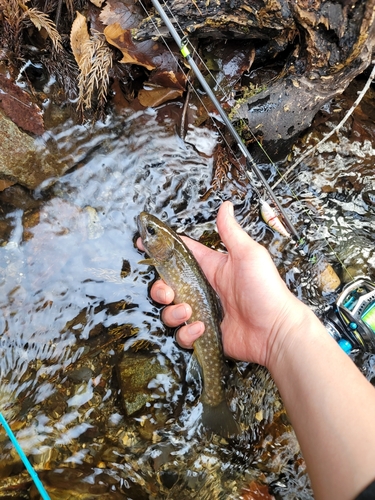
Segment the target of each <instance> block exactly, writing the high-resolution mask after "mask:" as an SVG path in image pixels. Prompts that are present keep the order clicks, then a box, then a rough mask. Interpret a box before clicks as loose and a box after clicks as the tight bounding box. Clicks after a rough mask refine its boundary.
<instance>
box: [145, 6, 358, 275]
mask: <svg viewBox="0 0 375 500" xmlns="http://www.w3.org/2000/svg"><path fill="white" fill-rule="evenodd" d="M151 1H152V3H153V6H154V8H155V9H156V11H157V12H158V13H159V15H160V16H161V18H162V20H163V21H164V23H165V24H166V26H167V28H168V29H169V32H170V34H171V35H172V37H173V38H174V40H175V42H176V43H177V45H178V46H179V48H180V51H181V53H182V55H183V56H184V57H185V59H186V60H187V63H188V64H189V65H190V67H191V69H192V70H193V71H194V73H195V76H196V77H197V79H198V80H199V82H200V83H201V86H202V87H203V89H204V90H205V91H206V94H208V96H209V97H210V98H211V100H212V102H213V104H214V105H215V107H216V109H217V111H218V112H219V114H220V116H221V117H222V119H223V121H224V124H225V125H227V128H228V129H229V131H230V132H231V134H232V136H233V137H234V138H235V139H236V141H237V145H238V147H239V149H240V150H241V152H242V153H243V155H244V156H245V158H246V162H247V165H248V166H249V163H250V166H251V167H253V168H254V166H255V173H256V174H257V175H258V172H257V171H258V167H257V166H256V165H255V161H254V160H253V158H252V156H251V155H250V153H249V152H248V150H247V148H246V147H245V146H244V145H243V143H242V139H241V138H240V137H239V135H238V133H237V131H236V130H235V129H234V127H233V125H232V123H231V122H230V121H229V119H228V117H227V115H226V114H225V112H224V111H223V110H222V113H223V114H224V115H225V116H223V114H222V113H221V112H220V108H221V106H220V104H219V103H218V102H217V99H216V96H215V95H214V94H213V93H212V90H211V88H210V87H209V86H208V84H207V82H206V81H205V79H204V78H203V75H201V78H199V73H200V71H199V69H198V68H197V67H196V64H195V62H194V60H192V59H191V54H190V51H189V49H188V48H187V44H189V46H190V47H192V52H193V53H194V54H196V55H197V57H198V58H199V60H200V62H201V64H202V65H203V67H204V68H205V69H206V70H207V72H208V73H209V74H210V76H211V77H212V79H213V81H214V82H215V84H216V85H217V86H218V87H219V88H220V89H221V90H222V88H221V86H220V84H219V83H218V82H217V80H216V78H215V76H214V75H213V74H212V73H211V71H210V70H209V68H208V67H207V65H206V64H205V62H204V60H203V59H202V58H201V57H200V55H199V53H198V52H197V51H196V49H195V48H194V46H193V45H192V44H191V42H190V41H189V40H188V38H187V36H185V35H184V36H183V38H180V36H179V35H178V33H177V32H176V30H175V28H174V26H173V25H172V23H171V21H170V20H169V18H168V17H167V15H166V14H165V12H164V10H163V8H162V7H161V5H160V3H159V2H158V0H151ZM139 3H140V4H141V5H142V8H143V9H144V11H145V12H146V14H147V16H148V17H149V19H150V20H151V22H152V24H153V26H154V27H155V30H156V31H157V32H158V34H159V36H160V38H161V39H162V41H163V43H164V44H165V45H166V47H167V48H168V50H169V51H170V53H171V54H172V56H173V57H174V59H175V60H176V62H177V65H178V67H179V68H180V69H181V70H183V68H182V67H181V65H180V63H179V61H178V60H177V58H176V56H175V54H174V53H173V52H172V50H171V49H170V47H169V45H168V43H167V42H166V40H165V38H164V36H163V34H162V33H161V32H160V30H159V27H158V26H157V24H156V23H155V21H154V20H153V19H152V16H150V15H149V13H148V11H147V9H146V8H145V6H144V5H143V3H142V2H141V1H140V2H139ZM164 5H165V7H166V8H167V10H168V11H169V12H170V14H171V16H172V19H173V20H174V21H175V23H176V25H177V26H178V27H179V29H180V30H181V32H182V33H184V32H183V29H182V27H181V25H180V24H179V22H178V20H177V19H176V17H175V16H174V14H173V12H172V11H171V9H170V8H169V6H168V5H167V4H166V2H165V0H164ZM192 66H193V67H192ZM202 79H203V81H202ZM187 81H188V83H189V85H190V87H191V88H192V89H193V91H194V93H195V95H196V96H197V98H198V99H199V101H200V102H201V104H202V106H203V108H204V109H205V110H206V111H207V113H208V115H209V116H211V114H210V113H209V111H208V110H207V107H206V106H205V104H204V102H203V100H202V99H201V98H200V96H199V94H198V92H197V91H196V89H195V87H194V85H193V84H192V83H191V81H190V79H187ZM207 87H208V88H207ZM222 93H223V94H224V95H225V92H223V90H222ZM215 101H216V103H215ZM211 119H212V116H211ZM212 122H213V123H214V125H215V127H216V128H217V130H218V132H219V134H220V136H221V137H222V138H223V140H224V142H225V144H226V146H227V147H228V148H229V150H230V151H231V153H232V154H233V155H234V157H236V155H235V154H234V151H233V149H232V148H231V146H230V145H229V144H228V142H227V140H226V139H225V136H224V135H223V133H222V131H221V130H220V129H219V127H218V126H217V125H216V123H215V120H213V119H212ZM228 122H229V123H228ZM233 129H234V133H232V132H233ZM248 129H249V132H250V134H251V135H252V137H253V138H254V140H255V142H256V144H257V145H258V146H259V147H260V149H261V150H262V152H263V153H264V155H265V156H266V158H267V159H268V160H269V162H270V164H271V165H272V166H273V167H274V168H275V171H276V173H277V174H278V175H279V176H280V177H281V178H282V174H281V173H280V171H279V169H278V167H277V165H276V164H275V163H274V162H273V160H272V159H271V157H270V156H269V155H268V153H267V151H266V150H265V149H264V147H263V145H262V144H261V142H260V141H259V140H258V139H257V138H256V136H255V134H254V133H253V131H252V130H251V128H250V127H248ZM245 173H246V175H247V177H248V179H249V180H250V182H251V185H252V188H253V189H254V191H255V193H256V194H257V195H258V197H259V199H260V201H261V203H262V201H264V200H263V199H262V196H261V195H260V192H259V190H258V189H257V188H256V187H255V186H254V184H253V182H254V181H253V179H252V178H251V177H250V175H249V171H248V170H247V169H245ZM258 179H260V180H261V182H262V184H263V187H264V188H265V189H266V190H267V191H268V193H269V195H270V196H271V198H272V199H273V201H274V202H275V204H276V206H277V207H278V209H279V211H280V213H281V215H282V216H283V217H284V220H285V222H286V223H287V225H288V227H289V229H291V232H292V234H293V235H294V237H297V241H299V242H300V243H301V240H300V239H299V237H298V233H297V232H296V230H295V229H294V226H293V224H292V223H291V222H290V221H289V219H288V217H287V215H286V214H285V211H284V210H283V209H282V207H281V206H280V204H279V203H278V201H277V199H276V197H275V195H274V193H273V192H272V188H271V187H270V186H269V185H268V183H267V181H266V180H265V179H264V177H263V175H262V174H260V176H258ZM280 180H281V179H280ZM284 182H285V184H286V186H287V187H288V189H289V190H290V193H291V195H292V197H293V198H294V199H295V200H296V201H298V202H299V203H301V200H300V199H299V197H298V195H297V194H296V192H295V191H294V190H293V189H292V188H291V186H290V184H288V183H287V182H286V180H284ZM301 211H302V212H303V213H304V214H305V215H306V216H307V218H308V219H309V221H310V223H311V224H312V225H313V226H314V227H316V228H317V229H318V225H317V223H316V222H315V221H314V220H313V218H312V217H311V215H310V211H309V210H308V209H306V208H304V207H303V206H302V207H301ZM322 239H323V240H324V241H325V243H326V244H327V246H328V248H329V249H330V250H331V252H332V254H333V255H335V257H336V259H337V261H338V262H339V263H340V264H341V266H342V267H343V269H345V270H346V271H347V272H348V270H347V268H346V266H345V264H344V263H343V262H342V260H341V259H340V257H339V256H338V255H337V254H336V252H335V250H334V249H333V247H332V245H331V243H330V242H329V241H328V240H327V239H326V237H324V235H323V236H322ZM348 275H349V276H350V277H351V278H353V277H352V276H351V274H350V272H348Z"/></svg>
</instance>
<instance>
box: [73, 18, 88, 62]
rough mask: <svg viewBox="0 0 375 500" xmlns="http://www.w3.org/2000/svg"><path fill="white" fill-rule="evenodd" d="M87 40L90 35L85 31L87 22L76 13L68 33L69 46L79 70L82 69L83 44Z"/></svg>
mask: <svg viewBox="0 0 375 500" xmlns="http://www.w3.org/2000/svg"><path fill="white" fill-rule="evenodd" d="M89 40H90V35H89V31H88V29H87V20H86V18H85V16H83V15H82V14H80V13H79V12H77V17H76V18H75V19H74V22H73V25H72V30H71V32H70V45H71V47H72V51H73V55H74V58H75V60H76V61H77V64H78V66H79V68H81V67H82V64H81V63H82V59H83V58H84V44H85V42H87V41H89Z"/></svg>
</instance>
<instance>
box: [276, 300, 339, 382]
mask: <svg viewBox="0 0 375 500" xmlns="http://www.w3.org/2000/svg"><path fill="white" fill-rule="evenodd" d="M326 337H328V338H329V335H328V333H327V332H326V331H325V328H324V326H323V325H322V323H321V322H320V320H319V319H318V318H317V316H316V315H315V314H314V313H313V311H312V310H311V309H310V308H309V307H308V306H306V305H305V304H303V303H302V302H301V301H300V300H299V299H297V298H296V297H294V296H293V299H292V300H291V303H290V304H288V308H286V312H285V313H284V320H283V321H280V322H278V326H277V330H276V332H275V333H274V335H273V341H272V345H271V346H270V349H269V350H268V352H269V355H268V358H267V362H266V366H267V368H268V369H269V370H270V372H271V373H273V372H276V371H278V369H279V368H282V367H285V366H287V364H288V362H289V361H288V360H289V359H290V358H291V357H293V356H296V353H298V350H299V349H301V347H302V345H301V344H306V346H307V344H310V343H311V342H316V341H317V340H318V339H322V338H323V340H325V339H326Z"/></svg>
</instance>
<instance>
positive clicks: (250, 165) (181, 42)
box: [151, 0, 300, 242]
mask: <svg viewBox="0 0 375 500" xmlns="http://www.w3.org/2000/svg"><path fill="white" fill-rule="evenodd" d="M151 1H152V4H153V6H154V8H155V9H156V10H157V12H158V13H159V15H160V16H161V18H162V20H163V21H164V23H165V24H166V26H167V28H168V30H169V32H170V34H171V35H172V37H173V39H174V41H175V42H176V43H177V46H178V47H179V48H180V52H181V54H182V55H183V56H184V58H185V60H186V61H187V63H188V64H189V65H190V67H191V69H192V70H193V71H194V74H195V76H196V78H197V79H198V81H199V83H200V85H201V87H202V88H203V90H204V91H205V92H206V94H207V95H208V96H209V98H210V100H211V101H212V103H213V104H214V106H215V108H216V110H217V111H218V113H219V115H220V116H221V118H222V120H223V122H224V124H225V125H226V127H227V130H228V131H229V132H230V134H231V135H232V137H233V138H234V140H235V141H236V143H237V147H238V148H239V149H240V150H241V152H242V154H243V156H244V157H245V159H246V166H247V169H246V170H245V172H246V175H247V176H248V178H249V180H250V181H251V180H252V179H251V176H250V173H249V170H252V171H253V172H254V173H255V175H256V176H257V177H258V179H259V180H260V181H261V183H262V184H263V187H264V188H265V189H266V191H267V192H268V194H269V196H270V197H271V199H272V200H273V202H274V203H275V205H276V206H277V208H278V210H279V211H280V213H281V214H282V216H283V218H284V221H285V224H286V225H287V227H288V229H289V231H290V232H291V234H292V235H293V237H294V238H295V239H296V240H297V241H298V242H299V241H300V238H299V235H298V233H297V230H296V229H295V227H294V225H293V224H292V222H291V221H290V219H289V217H288V215H287V213H286V212H285V210H284V208H283V207H282V205H281V204H280V202H279V201H278V199H277V197H276V196H275V193H274V192H273V191H272V189H271V187H270V186H269V184H268V182H267V181H266V179H265V177H264V176H263V174H262V172H261V171H260V169H259V168H258V165H257V164H256V163H255V161H254V159H253V157H252V156H251V154H250V152H249V150H248V149H247V148H246V146H245V145H244V144H243V142H242V139H241V137H240V136H239V135H238V132H237V130H236V129H235V128H234V126H233V124H232V122H231V121H230V120H229V118H228V116H227V115H226V113H225V111H224V110H223V108H222V107H221V105H220V103H219V101H218V100H217V98H216V96H215V94H214V93H213V92H212V89H211V88H210V86H209V85H208V83H207V82H206V80H205V78H204V77H203V75H202V73H201V72H200V70H199V68H198V66H197V65H196V63H195V61H194V59H193V58H192V56H191V53H190V51H189V49H188V47H187V44H186V42H185V39H186V37H183V38H181V37H180V36H179V34H178V33H177V31H176V30H175V28H174V26H173V24H172V23H171V21H170V19H169V18H168V16H167V15H166V13H165V12H164V10H163V8H162V6H161V5H160V3H159V1H158V0H151Z"/></svg>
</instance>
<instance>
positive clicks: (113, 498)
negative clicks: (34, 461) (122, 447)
mask: <svg viewBox="0 0 375 500" xmlns="http://www.w3.org/2000/svg"><path fill="white" fill-rule="evenodd" d="M39 476H40V479H41V481H42V483H43V485H44V487H45V489H46V490H47V493H48V494H49V496H50V498H51V500H94V499H96V498H97V499H100V500H120V499H124V498H137V499H139V500H143V499H145V500H146V499H147V498H149V495H148V494H146V492H145V491H143V489H142V487H141V486H140V485H139V484H135V483H134V482H133V481H121V480H120V478H119V477H117V478H116V477H114V476H113V474H108V473H107V472H105V471H103V470H100V469H99V468H94V467H93V468H92V469H91V468H90V467H81V468H76V469H69V468H65V467H61V468H59V469H55V470H53V471H43V472H41V473H39ZM120 484H121V485H123V486H122V488H121V487H120ZM120 488H121V490H122V491H119V490H120ZM39 498H40V496H39V493H38V492H37V490H36V487H35V486H34V485H33V486H32V487H31V490H30V499H31V500H37V499H39Z"/></svg>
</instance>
